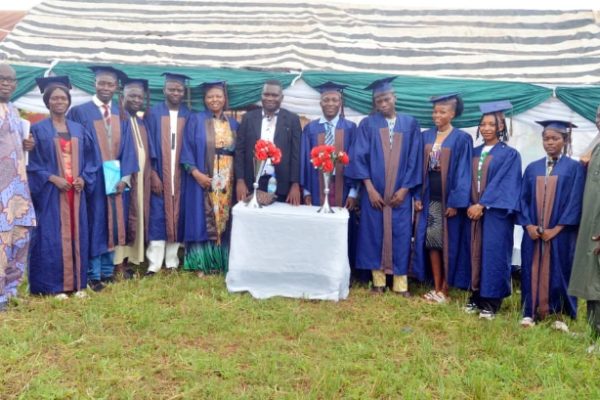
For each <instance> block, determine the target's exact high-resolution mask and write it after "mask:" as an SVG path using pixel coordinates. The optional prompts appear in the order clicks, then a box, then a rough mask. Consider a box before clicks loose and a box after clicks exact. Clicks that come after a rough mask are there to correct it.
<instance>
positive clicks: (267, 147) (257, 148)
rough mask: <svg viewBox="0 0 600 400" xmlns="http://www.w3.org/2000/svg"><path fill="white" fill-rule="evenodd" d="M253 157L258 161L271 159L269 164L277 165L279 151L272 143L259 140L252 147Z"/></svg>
mask: <svg viewBox="0 0 600 400" xmlns="http://www.w3.org/2000/svg"><path fill="white" fill-rule="evenodd" d="M254 157H256V159H257V160H258V161H266V160H267V159H269V158H270V159H271V164H273V165H277V164H279V163H280V162H281V150H280V149H279V148H278V147H277V146H275V144H274V143H273V142H270V141H268V140H263V139H259V140H257V141H256V144H255V145H254Z"/></svg>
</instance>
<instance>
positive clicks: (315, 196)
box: [300, 117, 356, 207]
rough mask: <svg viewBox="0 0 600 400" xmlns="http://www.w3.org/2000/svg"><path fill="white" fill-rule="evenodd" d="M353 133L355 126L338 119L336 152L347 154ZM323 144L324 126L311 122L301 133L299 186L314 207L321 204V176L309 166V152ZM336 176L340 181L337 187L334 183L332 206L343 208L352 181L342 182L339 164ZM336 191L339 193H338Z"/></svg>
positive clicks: (317, 122) (342, 176) (342, 172)
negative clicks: (309, 196)
mask: <svg viewBox="0 0 600 400" xmlns="http://www.w3.org/2000/svg"><path fill="white" fill-rule="evenodd" d="M355 132H356V124H355V123H354V122H352V121H348V120H347V119H344V118H342V117H340V118H339V120H338V122H337V125H336V127H335V141H334V145H335V147H336V150H338V151H339V150H343V151H345V152H346V153H349V150H350V145H351V144H352V141H353V140H354V136H355ZM323 144H325V125H324V124H321V123H319V120H318V119H317V120H314V121H311V122H310V123H309V124H307V125H306V126H305V127H304V130H303V131H302V144H301V147H300V151H301V158H300V171H301V172H300V185H301V186H302V187H303V188H304V189H305V190H308V191H309V192H310V194H311V197H312V204H313V205H315V206H320V205H321V203H322V202H323V200H322V198H321V197H322V195H323V193H322V192H323V187H322V186H323V180H322V175H323V174H322V173H321V171H320V170H318V169H316V168H315V167H314V166H313V165H312V164H311V162H310V151H311V150H312V149H313V147H315V146H320V145H323ZM337 176H339V177H340V178H341V179H342V181H341V182H340V184H339V185H338V184H337V182H336V185H337V187H336V197H335V198H336V203H337V204H332V206H337V207H343V206H344V204H345V202H346V197H347V196H348V191H349V190H350V186H351V183H352V181H351V180H349V179H348V180H345V181H344V166H343V165H341V164H339V168H338V169H337V170H336V178H337ZM338 191H339V192H340V193H338Z"/></svg>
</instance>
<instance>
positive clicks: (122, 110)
mask: <svg viewBox="0 0 600 400" xmlns="http://www.w3.org/2000/svg"><path fill="white" fill-rule="evenodd" d="M118 95H119V117H120V119H121V121H125V120H126V119H127V117H128V116H127V115H125V114H126V113H127V114H129V113H128V112H127V111H125V96H124V94H123V91H119V92H118Z"/></svg>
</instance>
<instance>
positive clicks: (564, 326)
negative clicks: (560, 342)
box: [552, 321, 569, 333]
mask: <svg viewBox="0 0 600 400" xmlns="http://www.w3.org/2000/svg"><path fill="white" fill-rule="evenodd" d="M552 329H556V330H557V331H561V332H565V333H569V327H568V326H567V324H565V323H564V322H562V321H554V323H553V324H552Z"/></svg>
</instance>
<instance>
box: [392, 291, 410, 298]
mask: <svg viewBox="0 0 600 400" xmlns="http://www.w3.org/2000/svg"><path fill="white" fill-rule="evenodd" d="M394 293H395V294H397V295H398V296H402V297H406V298H409V297H411V296H412V294H410V292H409V291H408V290H407V291H405V292H394Z"/></svg>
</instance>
